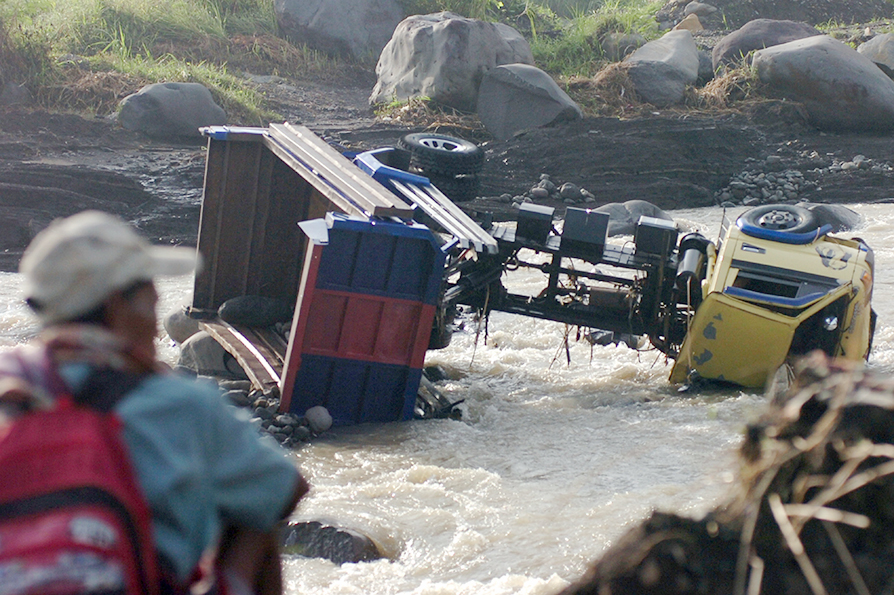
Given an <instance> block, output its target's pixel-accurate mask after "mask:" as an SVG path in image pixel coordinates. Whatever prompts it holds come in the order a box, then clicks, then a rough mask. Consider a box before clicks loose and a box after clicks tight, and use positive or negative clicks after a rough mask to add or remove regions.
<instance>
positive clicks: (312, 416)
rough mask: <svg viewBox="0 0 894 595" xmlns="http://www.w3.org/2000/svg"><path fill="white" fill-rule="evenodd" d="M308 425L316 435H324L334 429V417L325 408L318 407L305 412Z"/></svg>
mask: <svg viewBox="0 0 894 595" xmlns="http://www.w3.org/2000/svg"><path fill="white" fill-rule="evenodd" d="M304 418H305V419H306V420H307V425H308V427H309V428H310V430H311V431H312V432H313V433H314V434H322V433H323V432H325V431H326V430H328V429H329V428H331V427H332V416H331V415H329V412H328V411H327V410H326V408H325V407H322V406H320V405H317V406H316V407H311V408H310V409H308V410H307V411H305V412H304Z"/></svg>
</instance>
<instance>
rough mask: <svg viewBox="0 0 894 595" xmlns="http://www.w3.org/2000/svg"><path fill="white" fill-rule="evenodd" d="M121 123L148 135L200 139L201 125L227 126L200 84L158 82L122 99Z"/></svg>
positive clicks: (224, 116)
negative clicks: (196, 137)
mask: <svg viewBox="0 0 894 595" xmlns="http://www.w3.org/2000/svg"><path fill="white" fill-rule="evenodd" d="M118 123H119V124H121V126H123V127H124V128H126V129H128V130H134V131H137V132H143V133H145V134H148V135H149V136H156V137H171V136H173V137H176V136H201V134H200V133H199V128H201V127H202V126H218V125H223V124H226V123H227V115H226V113H225V112H224V111H223V109H222V108H221V107H220V106H219V105H217V104H216V103H214V98H212V97H211V92H210V91H209V90H208V89H207V88H206V87H205V86H204V85H201V84H199V83H155V84H152V85H147V86H145V87H143V88H142V89H140V90H139V91H138V92H136V93H134V94H133V95H128V96H127V97H125V98H124V99H122V100H121V103H120V104H119V110H118Z"/></svg>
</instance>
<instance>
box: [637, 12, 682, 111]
mask: <svg viewBox="0 0 894 595" xmlns="http://www.w3.org/2000/svg"><path fill="white" fill-rule="evenodd" d="M624 62H625V63H626V64H627V65H628V69H627V74H628V76H629V77H630V80H631V82H632V83H633V86H634V87H635V88H636V93H637V95H639V96H640V99H642V100H643V101H645V102H646V103H651V104H652V105H655V106H657V107H666V106H668V105H674V104H676V103H680V102H681V101H682V100H683V96H684V91H685V90H686V87H687V86H688V85H692V84H694V83H695V81H696V80H698V72H699V59H698V49H697V48H696V46H695V41H694V40H693V39H692V33H690V32H689V31H686V30H685V29H683V30H677V31H670V32H669V33H666V34H665V35H664V36H663V37H661V38H660V39H656V40H655V41H650V42H649V43H647V44H646V45H644V46H643V47H641V48H639V49H638V50H636V51H635V52H633V53H632V54H630V55H629V56H627V58H626V59H625V60H624Z"/></svg>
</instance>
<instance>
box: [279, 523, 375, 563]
mask: <svg viewBox="0 0 894 595" xmlns="http://www.w3.org/2000/svg"><path fill="white" fill-rule="evenodd" d="M282 544H283V553H285V554H296V555H299V556H307V557H309V558H325V559H327V560H331V561H332V562H334V563H336V564H345V563H347V562H368V561H370V560H377V559H379V558H381V557H382V554H381V552H379V548H378V547H377V546H376V544H375V543H374V542H373V540H372V539H370V538H369V537H367V536H366V535H362V534H361V533H358V532H356V531H352V530H351V529H341V528H338V527H331V526H328V525H323V524H322V523H319V522H317V521H309V522H304V523H290V524H289V526H288V527H287V528H286V530H285V531H284V532H283V537H282Z"/></svg>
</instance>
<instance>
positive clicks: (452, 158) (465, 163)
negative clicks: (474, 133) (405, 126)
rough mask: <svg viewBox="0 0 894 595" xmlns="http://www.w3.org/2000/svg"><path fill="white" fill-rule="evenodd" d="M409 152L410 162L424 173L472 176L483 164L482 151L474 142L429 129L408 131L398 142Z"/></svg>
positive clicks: (479, 170)
mask: <svg viewBox="0 0 894 595" xmlns="http://www.w3.org/2000/svg"><path fill="white" fill-rule="evenodd" d="M398 146H399V147H400V148H401V149H406V150H407V151H409V152H410V153H411V159H410V163H411V165H414V166H415V167H417V168H419V169H420V170H421V171H422V172H423V174H429V173H431V174H441V175H446V176H459V175H475V174H478V173H479V172H481V168H482V167H483V166H484V151H482V150H481V147H479V146H478V145H476V144H475V143H472V142H469V141H467V140H463V139H461V138H456V137H453V136H447V135H446V134H435V133H431V132H416V133H413V134H407V135H405V136H404V137H403V138H401V139H400V141H398Z"/></svg>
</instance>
